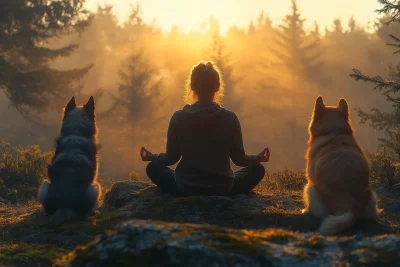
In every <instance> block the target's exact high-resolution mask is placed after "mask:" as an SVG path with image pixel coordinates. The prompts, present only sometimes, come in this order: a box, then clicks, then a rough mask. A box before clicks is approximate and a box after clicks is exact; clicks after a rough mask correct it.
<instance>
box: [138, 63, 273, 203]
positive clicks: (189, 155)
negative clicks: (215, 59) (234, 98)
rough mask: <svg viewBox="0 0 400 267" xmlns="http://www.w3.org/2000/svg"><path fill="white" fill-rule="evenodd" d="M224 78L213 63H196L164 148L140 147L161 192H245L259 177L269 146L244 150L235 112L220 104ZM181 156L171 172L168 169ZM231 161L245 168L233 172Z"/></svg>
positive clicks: (149, 171)
mask: <svg viewBox="0 0 400 267" xmlns="http://www.w3.org/2000/svg"><path fill="white" fill-rule="evenodd" d="M223 85H224V83H223V81H222V76H221V73H220V71H219V69H218V67H217V66H216V65H215V64H213V63H212V62H200V63H199V64H198V65H196V66H194V67H193V68H192V70H191V72H190V75H189V78H188V81H187V88H186V102H187V103H188V104H187V105H185V106H184V107H183V109H182V110H178V111H176V112H175V113H174V115H173V116H172V118H171V121H170V124H169V127H168V134H167V150H166V152H165V153H161V154H153V153H152V152H150V151H149V150H148V149H146V148H145V147H142V148H141V150H140V155H141V158H142V160H143V161H151V162H150V163H149V164H148V166H147V168H146V172H147V175H148V177H149V178H150V180H151V181H152V182H153V183H154V184H156V185H157V186H158V187H160V188H161V190H162V191H163V192H166V193H170V194H173V195H233V194H246V193H249V192H250V191H251V190H252V189H253V188H254V187H255V186H256V185H257V184H258V183H259V182H260V181H261V180H262V179H263V177H264V175H265V169H264V166H263V165H261V164H260V163H261V162H268V161H269V157H270V151H269V149H268V148H265V149H263V150H262V151H261V152H260V153H259V154H257V155H246V153H245V150H244V147H243V139H242V130H241V127H240V123H239V120H238V118H237V116H236V115H235V113H233V112H232V111H229V110H227V109H224V108H222V107H221V106H220V105H219V103H220V101H221V98H222V96H223V91H224V86H223ZM181 158H182V160H181V161H180V162H179V164H178V165H177V167H176V169H175V171H174V170H172V169H170V168H168V167H167V166H171V165H174V164H176V163H177V162H178V161H179V160H180V159H181ZM230 159H231V160H232V162H233V163H234V164H235V165H237V166H240V167H244V168H242V169H240V170H238V171H236V172H233V171H232V169H231V166H230Z"/></svg>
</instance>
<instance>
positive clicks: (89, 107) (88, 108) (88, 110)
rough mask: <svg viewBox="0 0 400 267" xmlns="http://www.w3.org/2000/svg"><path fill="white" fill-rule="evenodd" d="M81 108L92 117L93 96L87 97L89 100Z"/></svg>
mask: <svg viewBox="0 0 400 267" xmlns="http://www.w3.org/2000/svg"><path fill="white" fill-rule="evenodd" d="M83 109H84V110H85V111H86V113H87V114H88V115H89V117H90V118H92V119H94V117H95V116H94V99H93V96H91V97H90V98H89V101H88V102H87V103H86V104H85V105H84V106H83Z"/></svg>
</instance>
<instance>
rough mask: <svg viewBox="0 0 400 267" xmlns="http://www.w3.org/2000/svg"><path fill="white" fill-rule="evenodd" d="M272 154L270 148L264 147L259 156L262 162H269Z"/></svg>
mask: <svg viewBox="0 0 400 267" xmlns="http://www.w3.org/2000/svg"><path fill="white" fill-rule="evenodd" d="M270 155H271V152H269V148H268V147H267V148H264V149H263V151H261V152H260V153H259V154H258V156H259V157H260V162H268V161H269V156H270Z"/></svg>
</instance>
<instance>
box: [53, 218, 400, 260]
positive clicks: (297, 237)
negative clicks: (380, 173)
mask: <svg viewBox="0 0 400 267" xmlns="http://www.w3.org/2000/svg"><path fill="white" fill-rule="evenodd" d="M321 244H323V245H321ZM399 246H400V236H397V235H386V236H380V237H372V238H367V237H361V236H356V237H346V238H342V237H336V238H330V237H324V236H320V235H316V234H313V233H310V234H300V233H295V232H292V231H287V230H282V229H267V230H263V231H261V230H251V231H249V230H239V229H230V228H221V227H217V226H207V225H194V224H178V223H166V222H157V221H141V220H132V221H128V222H125V223H122V224H120V225H119V226H118V227H116V228H115V230H113V231H110V232H108V233H107V234H102V235H100V236H98V237H97V238H96V239H95V240H94V241H92V242H91V243H89V244H87V245H85V246H81V247H78V248H76V249H75V250H74V251H73V252H71V253H69V254H67V255H66V256H64V257H62V258H60V259H59V260H58V261H57V262H56V264H55V266H59V267H61V266H62V267H66V266H68V267H75V266H105V267H108V266H140V265H144V266H161V265H163V266H232V264H233V263H234V264H235V265H237V266H270V265H274V266H276V265H278V266H296V265H299V264H302V265H303V266H332V265H337V264H339V263H340V264H343V266H349V265H351V264H357V263H367V261H368V262H371V263H374V264H376V265H375V266H378V265H380V264H386V265H393V264H397V263H398V262H399V261H398V260H399V256H400V255H399V250H398V248H399ZM343 247H346V249H347V251H348V252H347V253H345V254H344V253H343ZM389 255H390V256H389ZM364 259H366V260H364Z"/></svg>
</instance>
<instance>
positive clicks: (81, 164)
mask: <svg viewBox="0 0 400 267" xmlns="http://www.w3.org/2000/svg"><path fill="white" fill-rule="evenodd" d="M98 152H99V145H98V141H97V126H96V121H95V107H94V100H93V97H91V98H90V99H89V101H88V102H87V103H86V104H85V105H84V106H83V107H77V106H76V104H75V98H74V97H73V98H72V99H71V101H70V102H69V103H68V104H67V106H66V107H65V109H64V115H63V121H62V126H61V134H60V136H59V138H57V139H56V151H55V154H54V157H53V159H52V163H51V165H50V166H49V167H48V177H49V182H48V181H44V182H43V184H42V186H41V188H40V190H39V200H40V202H41V203H42V205H43V210H44V212H45V213H46V214H48V215H52V217H54V218H56V219H57V220H61V221H65V220H71V219H74V218H76V217H85V216H88V215H90V214H92V213H94V212H95V210H96V209H97V207H98V201H99V198H100V195H101V186H100V184H98V183H97V182H96V177H97V171H98Z"/></svg>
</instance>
